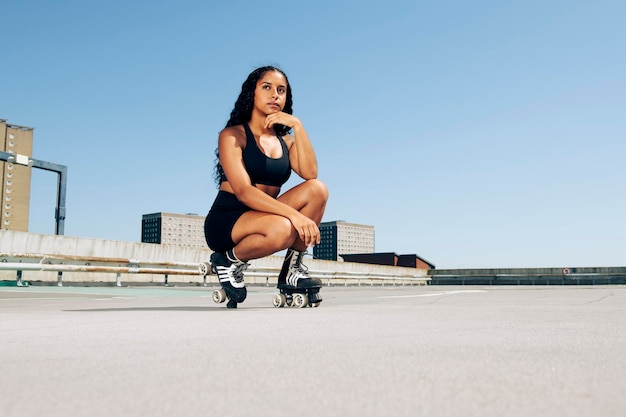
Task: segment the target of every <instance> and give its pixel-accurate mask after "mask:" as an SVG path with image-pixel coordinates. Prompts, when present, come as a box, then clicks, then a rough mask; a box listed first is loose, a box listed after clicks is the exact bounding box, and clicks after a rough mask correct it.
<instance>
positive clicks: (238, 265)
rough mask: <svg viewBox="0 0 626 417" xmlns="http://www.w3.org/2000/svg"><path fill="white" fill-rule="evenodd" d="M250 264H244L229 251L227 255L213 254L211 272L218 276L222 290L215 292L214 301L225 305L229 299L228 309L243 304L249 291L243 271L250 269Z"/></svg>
mask: <svg viewBox="0 0 626 417" xmlns="http://www.w3.org/2000/svg"><path fill="white" fill-rule="evenodd" d="M248 265H249V264H248V263H246V262H243V261H241V260H239V259H237V257H236V256H235V253H234V252H233V251H232V249H231V250H229V251H228V252H226V253H219V252H214V253H212V254H211V272H213V273H214V274H216V275H217V279H218V281H219V282H220V285H221V286H222V288H220V289H219V290H215V291H213V301H215V302H216V303H223V302H224V301H226V299H228V303H227V304H226V307H227V308H237V303H242V302H243V301H244V300H245V299H246V296H247V295H248V291H247V289H246V286H245V283H244V282H243V271H245V270H246V268H248Z"/></svg>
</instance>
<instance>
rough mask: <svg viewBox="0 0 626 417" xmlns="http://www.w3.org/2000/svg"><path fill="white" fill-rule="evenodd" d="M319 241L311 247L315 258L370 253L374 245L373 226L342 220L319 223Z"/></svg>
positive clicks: (332, 258) (336, 258)
mask: <svg viewBox="0 0 626 417" xmlns="http://www.w3.org/2000/svg"><path fill="white" fill-rule="evenodd" d="M320 234H321V236H322V239H321V243H320V244H319V245H315V247H314V248H313V256H315V257H316V258H317V259H326V260H331V261H338V260H341V259H340V258H339V255H340V254H351V253H371V252H374V247H375V233H374V226H368V225H364V224H356V223H348V222H345V221H343V220H338V221H332V222H324V223H321V224H320Z"/></svg>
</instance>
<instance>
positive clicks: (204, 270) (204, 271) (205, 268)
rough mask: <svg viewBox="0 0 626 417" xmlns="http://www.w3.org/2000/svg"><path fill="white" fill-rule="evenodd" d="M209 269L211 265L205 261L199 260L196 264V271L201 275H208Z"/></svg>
mask: <svg viewBox="0 0 626 417" xmlns="http://www.w3.org/2000/svg"><path fill="white" fill-rule="evenodd" d="M210 270H211V265H210V264H208V263H206V262H201V263H200V265H198V272H199V273H200V275H203V276H206V275H209V271H210Z"/></svg>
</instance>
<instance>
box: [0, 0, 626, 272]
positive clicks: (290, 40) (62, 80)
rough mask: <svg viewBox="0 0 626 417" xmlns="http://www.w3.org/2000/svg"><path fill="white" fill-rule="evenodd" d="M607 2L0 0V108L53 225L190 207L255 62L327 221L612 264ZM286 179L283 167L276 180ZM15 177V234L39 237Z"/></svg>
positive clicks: (615, 170)
mask: <svg viewBox="0 0 626 417" xmlns="http://www.w3.org/2000/svg"><path fill="white" fill-rule="evenodd" d="M625 16H626V2H624V1H621V0H620V1H618V0H615V1H605V0H590V1H576V0H567V1H560V0H555V1H545V0H544V1H535V0H529V1H517V2H509V1H481V0H479V1H472V2H470V1H438V2H431V1H418V0H410V1H393V0H392V1H386V2H380V3H378V2H360V1H348V2H346V1H341V0H332V1H330V0H318V1H314V2H297V1H293V0H292V1H281V0H279V1H272V2H263V1H255V2H252V1H238V0H232V1H224V2H222V1H220V2H213V1H211V2H209V1H186V0H176V1H169V0H165V1H158V2H155V1H117V0H113V1H99V2H95V1H78V0H76V1H63V0H57V1H28V0H26V1H17V0H0V21H1V22H2V23H1V24H0V42H1V49H0V51H1V52H0V54H1V56H2V65H1V66H0V75H1V77H0V80H1V82H2V84H1V88H0V118H4V119H7V120H8V122H9V123H12V124H18V125H25V126H31V127H34V128H35V143H34V152H33V157H35V158H38V159H42V160H46V161H51V162H55V163H59V164H63V165H67V166H68V169H69V180H68V181H69V182H68V198H67V220H66V228H65V233H66V234H67V235H73V236H84V237H94V238H104V239H112V240H129V241H139V240H140V239H141V237H140V234H141V216H142V215H143V214H146V213H153V212H161V211H166V212H176V213H188V212H192V213H198V214H205V213H206V212H207V211H208V209H209V207H210V204H211V202H212V200H213V198H214V196H215V194H216V192H217V191H216V187H215V184H214V182H213V179H212V169H213V160H214V157H213V151H214V149H215V146H216V141H217V134H218V132H219V131H220V130H221V129H222V128H223V126H224V124H225V122H226V120H227V118H228V115H229V113H230V111H231V109H232V107H233V104H234V102H235V99H236V97H237V95H238V94H239V91H240V88H241V83H242V82H243V81H244V79H245V77H246V76H247V75H248V73H249V72H250V71H251V70H253V69H254V68H256V67H257V66H261V65H266V64H274V65H278V66H280V67H281V68H282V69H283V70H284V71H285V72H286V73H287V75H288V77H289V80H290V82H291V84H292V88H293V94H294V114H295V115H297V116H298V117H299V118H300V119H301V120H302V121H303V123H304V125H305V127H306V128H307V130H308V132H309V134H310V136H311V138H312V140H313V141H314V144H315V146H316V150H317V153H318V159H319V163H320V178H321V179H322V180H324V181H325V182H326V183H327V184H328V186H329V189H330V191H331V199H330V201H329V205H328V209H327V212H326V216H325V217H324V220H325V221H331V220H346V221H349V222H354V223H362V224H368V225H373V226H375V230H376V250H377V251H380V252H397V253H399V254H402V253H417V254H419V255H420V256H422V257H424V258H425V259H427V260H429V261H430V262H432V263H434V264H435V265H436V266H437V267H438V268H456V267H460V268H465V267H467V268H470V267H487V268H488V267H565V266H568V267H582V266H623V265H625V264H626V219H625V214H624V213H625V212H626V196H625V195H626V193H625V192H624V191H625V186H624V184H626V169H625V167H624V160H625V156H626V53H625V49H624V43H625V41H626V25H624V17H625ZM290 184H292V182H290ZM55 185H56V176H55V175H54V174H51V173H48V172H43V171H34V173H33V183H32V197H31V201H32V208H31V216H30V231H31V232H35V233H54V201H55Z"/></svg>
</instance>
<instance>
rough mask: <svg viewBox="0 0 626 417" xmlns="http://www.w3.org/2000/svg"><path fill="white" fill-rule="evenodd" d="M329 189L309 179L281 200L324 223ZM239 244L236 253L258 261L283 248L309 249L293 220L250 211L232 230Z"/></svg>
mask: <svg viewBox="0 0 626 417" xmlns="http://www.w3.org/2000/svg"><path fill="white" fill-rule="evenodd" d="M327 200H328V189H327V188H326V186H325V185H324V183H322V182H321V181H318V180H308V181H305V182H303V183H302V184H299V185H297V186H295V187H294V188H292V189H290V190H288V191H286V192H285V193H284V194H282V195H281V196H279V197H278V201H281V202H283V203H285V204H287V205H289V206H290V207H293V208H294V209H296V210H298V211H299V212H300V213H302V214H304V215H305V216H307V217H309V218H310V219H311V220H313V221H315V222H316V223H317V224H318V225H319V223H320V222H321V221H322V217H323V215H324V210H325V209H326V201H327ZM232 238H233V241H234V242H237V244H236V246H235V248H234V252H235V254H236V255H237V257H238V258H239V259H241V260H246V261H247V260H250V259H258V258H262V257H264V256H268V255H271V254H273V253H276V252H279V251H281V250H283V249H287V248H293V249H295V250H298V251H304V250H306V249H307V248H306V245H305V244H304V242H303V241H302V240H301V239H300V238H299V237H298V234H297V232H296V231H295V229H294V228H293V226H292V224H291V222H290V221H289V219H287V218H285V217H282V216H278V215H275V214H269V213H261V212H258V211H248V212H246V213H244V214H243V215H242V216H241V217H240V218H239V220H237V223H235V227H234V228H233V231H232Z"/></svg>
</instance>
